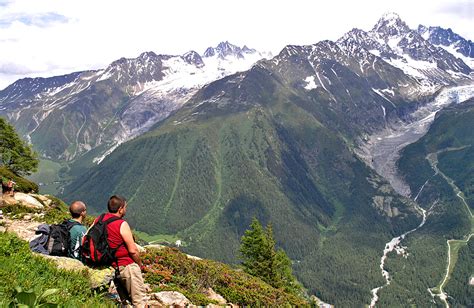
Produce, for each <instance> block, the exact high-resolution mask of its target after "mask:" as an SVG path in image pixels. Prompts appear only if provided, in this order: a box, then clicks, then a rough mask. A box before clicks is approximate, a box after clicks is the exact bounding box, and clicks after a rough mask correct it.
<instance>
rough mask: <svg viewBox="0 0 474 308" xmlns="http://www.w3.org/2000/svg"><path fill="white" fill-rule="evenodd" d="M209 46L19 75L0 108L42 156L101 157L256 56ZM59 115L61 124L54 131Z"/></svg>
mask: <svg viewBox="0 0 474 308" xmlns="http://www.w3.org/2000/svg"><path fill="white" fill-rule="evenodd" d="M208 50H209V52H208V54H207V56H203V57H201V55H199V54H198V53H197V52H195V51H190V52H187V53H185V54H183V55H159V54H156V53H154V52H144V53H142V54H140V55H139V56H138V57H137V58H131V59H127V58H121V59H118V60H116V61H114V62H112V63H111V64H110V65H109V66H108V67H106V68H104V69H102V70H97V71H85V72H77V73H73V74H70V75H66V76H58V77H51V78H35V79H32V78H27V79H23V80H19V81H17V82H15V83H13V84H12V85H10V86H8V87H7V88H6V89H5V90H3V91H0V104H1V106H2V107H1V108H0V114H3V115H5V116H7V117H8V118H9V119H10V120H12V121H13V122H15V124H16V125H17V127H18V129H19V131H20V132H21V133H22V134H23V135H24V136H26V138H28V140H31V141H32V142H33V144H35V147H36V149H37V150H39V152H40V153H41V155H42V156H44V157H48V158H51V159H60V160H66V161H72V160H76V159H78V158H81V157H82V156H83V155H84V154H87V153H89V154H93V155H94V157H92V158H93V159H94V161H95V162H100V161H101V160H102V159H103V157H105V155H107V154H108V153H110V152H111V151H113V149H114V148H115V147H116V146H117V145H118V144H120V143H122V142H124V141H126V140H129V139H131V138H133V137H135V136H138V135H139V134H141V133H143V132H145V131H147V130H148V129H149V128H150V127H151V126H153V125H154V124H156V123H157V122H158V121H160V120H162V119H163V118H166V117H167V116H168V115H169V114H170V113H171V112H172V111H174V110H176V109H177V108H180V107H181V106H182V105H183V104H184V103H185V102H186V101H187V100H188V99H189V98H190V97H191V96H192V95H193V94H195V93H196V91H197V90H198V89H200V88H201V87H202V86H204V85H205V84H207V83H209V82H212V81H214V80H217V79H219V78H223V77H225V76H227V75H230V74H233V73H235V72H238V71H245V70H247V69H249V68H250V67H251V66H252V65H253V64H254V63H255V62H257V61H258V60H260V59H261V58H262V57H263V55H262V54H261V53H259V52H257V51H256V50H254V49H250V48H247V47H244V48H240V47H238V46H235V45H232V44H230V43H229V42H225V43H220V44H219V45H218V46H217V47H216V48H212V49H211V48H210V49H208ZM211 50H212V52H213V53H214V54H215V56H210V53H211ZM63 121H66V122H67V123H68V125H67V128H66V129H64V130H62V129H60V130H56V128H58V127H61V126H62V125H63V124H61V123H63ZM20 123H22V124H20ZM87 160H88V161H90V160H91V157H88V158H87Z"/></svg>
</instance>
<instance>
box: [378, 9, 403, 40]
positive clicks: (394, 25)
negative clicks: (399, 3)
mask: <svg viewBox="0 0 474 308" xmlns="http://www.w3.org/2000/svg"><path fill="white" fill-rule="evenodd" d="M372 31H374V32H377V33H379V34H382V35H386V36H395V35H400V34H404V33H407V32H409V31H410V27H408V25H407V24H406V23H405V22H404V21H403V20H402V19H401V18H400V16H399V15H398V14H396V13H385V14H384V15H382V17H381V18H380V19H379V21H378V22H377V24H375V26H374V27H373V28H372Z"/></svg>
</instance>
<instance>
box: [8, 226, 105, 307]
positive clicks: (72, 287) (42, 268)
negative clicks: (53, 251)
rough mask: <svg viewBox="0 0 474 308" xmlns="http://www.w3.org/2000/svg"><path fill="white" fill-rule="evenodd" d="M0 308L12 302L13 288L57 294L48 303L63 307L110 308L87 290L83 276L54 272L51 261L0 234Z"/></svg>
mask: <svg viewBox="0 0 474 308" xmlns="http://www.w3.org/2000/svg"><path fill="white" fill-rule="evenodd" d="M0 281H2V283H1V284H0V298H1V299H0V306H5V305H8V303H9V302H10V301H12V300H13V297H14V294H15V287H21V288H22V289H23V290H33V291H34V292H35V293H36V294H42V293H43V292H44V291H46V290H47V289H59V290H60V291H59V292H58V293H56V294H53V295H51V296H49V297H48V298H47V300H48V302H53V303H58V304H60V305H61V306H64V307H113V306H114V305H113V304H112V303H111V302H110V301H109V300H107V299H105V298H104V297H103V294H101V293H95V292H94V291H92V290H91V288H90V285H89V280H88V278H87V272H83V273H81V272H73V271H65V270H61V269H58V268H57V266H56V265H55V264H54V263H52V261H49V260H46V259H45V258H42V257H40V256H37V255H35V254H33V253H32V252H31V251H30V249H29V246H28V243H27V242H25V241H23V240H20V239H19V238H18V237H17V236H16V235H13V234H11V233H0Z"/></svg>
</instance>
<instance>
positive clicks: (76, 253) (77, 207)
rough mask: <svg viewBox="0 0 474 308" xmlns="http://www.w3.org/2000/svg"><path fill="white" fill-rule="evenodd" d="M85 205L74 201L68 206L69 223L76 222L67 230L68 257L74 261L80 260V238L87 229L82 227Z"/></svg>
mask: <svg viewBox="0 0 474 308" xmlns="http://www.w3.org/2000/svg"><path fill="white" fill-rule="evenodd" d="M86 210H87V208H86V205H85V204H84V202H82V201H74V202H73V203H71V205H70V206H69V212H70V213H71V216H72V218H71V219H69V221H70V222H78V223H79V224H75V225H74V226H73V227H72V228H71V229H70V230H69V236H70V244H69V252H68V256H69V257H71V258H74V259H78V260H81V253H80V247H81V243H82V237H83V236H84V235H85V234H86V232H87V229H86V227H84V226H83V225H82V222H83V221H84V219H85V218H86Z"/></svg>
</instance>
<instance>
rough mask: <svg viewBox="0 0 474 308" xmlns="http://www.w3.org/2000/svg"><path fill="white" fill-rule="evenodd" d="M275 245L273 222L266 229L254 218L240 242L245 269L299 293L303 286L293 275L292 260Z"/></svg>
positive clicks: (276, 284)
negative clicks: (276, 248)
mask: <svg viewBox="0 0 474 308" xmlns="http://www.w3.org/2000/svg"><path fill="white" fill-rule="evenodd" d="M275 245H276V243H275V239H274V238H273V228H272V226H271V224H269V225H267V228H266V229H265V230H264V229H263V227H262V225H261V224H260V222H259V221H258V220H257V219H256V218H254V219H253V220H252V223H251V224H250V229H249V230H246V231H245V235H244V236H242V239H241V244H240V253H241V255H242V260H243V262H242V265H243V267H244V270H245V271H246V272H247V273H249V274H250V275H253V276H256V277H259V278H261V279H262V280H263V281H265V282H267V283H268V284H270V285H271V286H273V287H275V288H283V289H285V290H286V291H287V292H291V293H294V294H298V293H300V292H301V286H300V284H299V283H298V282H297V281H296V278H295V277H294V276H293V273H292V269H291V260H290V258H288V256H287V255H286V253H285V251H283V250H282V249H279V250H278V251H276V250H275Z"/></svg>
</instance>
